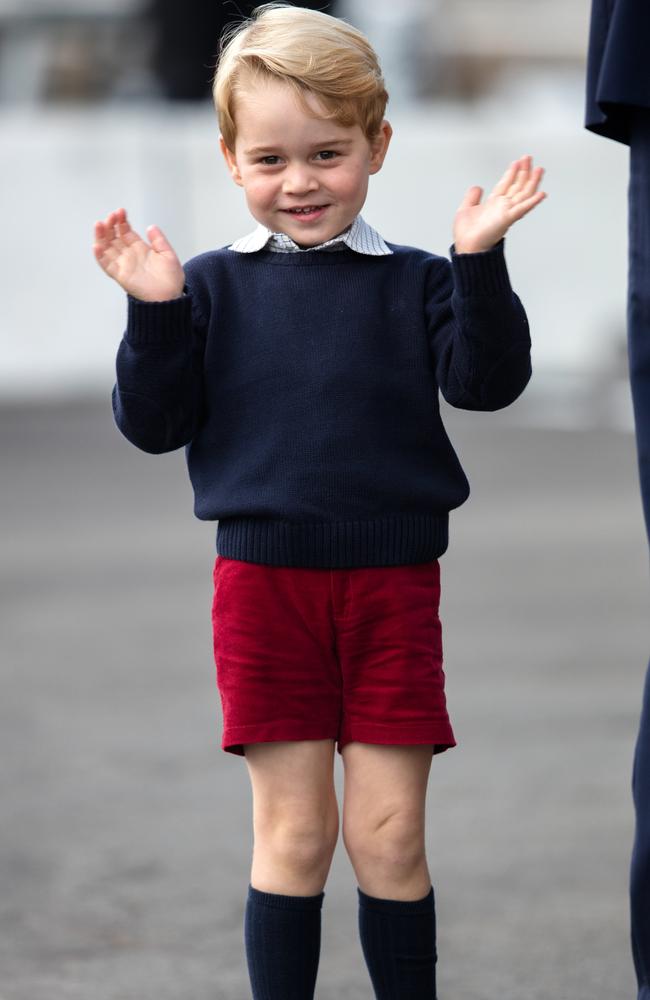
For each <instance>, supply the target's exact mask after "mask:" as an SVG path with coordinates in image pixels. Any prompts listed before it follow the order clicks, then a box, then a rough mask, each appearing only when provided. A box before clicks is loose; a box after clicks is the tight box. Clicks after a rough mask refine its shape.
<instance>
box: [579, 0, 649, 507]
mask: <svg viewBox="0 0 650 1000" xmlns="http://www.w3.org/2000/svg"><path fill="white" fill-rule="evenodd" d="M649 47H650V3H648V0H593V4H592V8H591V29H590V34H589V58H588V61H587V109H586V115H585V125H586V127H587V128H588V129H590V130H591V131H592V132H597V133H598V134H600V135H604V136H606V137H607V138H608V139H615V140H616V141H617V142H623V143H626V144H628V145H629V142H630V129H629V118H630V110H631V109H632V108H650V48H649ZM649 500H650V497H649Z"/></svg>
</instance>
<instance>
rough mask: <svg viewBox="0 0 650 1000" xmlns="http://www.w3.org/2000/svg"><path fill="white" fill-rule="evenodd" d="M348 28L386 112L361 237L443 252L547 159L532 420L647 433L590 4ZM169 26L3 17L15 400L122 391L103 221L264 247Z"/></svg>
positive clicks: (39, 5)
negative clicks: (100, 230)
mask: <svg viewBox="0 0 650 1000" xmlns="http://www.w3.org/2000/svg"><path fill="white" fill-rule="evenodd" d="M226 6H227V9H229V10H231V7H230V6H229V5H226ZM336 13H337V14H338V15H339V16H343V17H346V18H347V19H349V20H350V21H351V22H352V23H355V24H357V25H358V26H359V27H360V28H362V30H364V31H366V32H367V33H368V35H369V36H370V38H371V40H372V42H373V43H374V44H375V46H376V48H377V50H378V52H379V55H380V58H381V60H382V64H383V67H384V72H385V76H386V80H387V85H388V90H389V93H390V95H391V96H390V102H389V107H388V112H387V114H388V117H389V118H390V120H391V122H392V124H393V127H394V130H395V134H394V139H393V143H392V147H391V150H390V151H389V155H388V158H387V161H386V164H385V166H384V169H383V170H382V172H381V173H380V174H379V175H377V176H376V177H375V178H373V180H372V183H371V190H370V194H369V198H368V201H367V203H366V206H365V208H364V213H363V214H364V216H365V217H366V219H367V220H368V221H369V222H371V224H372V225H374V226H375V227H377V228H378V229H379V230H380V231H381V232H382V233H383V234H384V235H385V236H386V238H387V239H390V240H393V241H395V242H398V243H408V244H413V245H417V246H421V247H424V248H426V249H430V250H432V251H435V252H437V253H442V254H446V253H448V248H449V244H450V242H451V222H452V218H453V214H454V211H455V208H456V206H457V204H458V203H459V201H460V199H461V198H462V195H463V193H464V191H465V189H466V188H467V187H468V186H469V185H470V184H480V185H482V186H483V187H485V188H487V189H488V190H489V188H490V187H491V186H492V184H493V183H494V182H495V181H496V179H497V178H498V176H499V175H500V174H501V172H502V170H503V169H504V168H505V166H506V165H507V163H508V162H509V160H510V159H512V158H514V157H516V156H519V155H521V154H522V153H527V152H530V153H532V154H533V156H534V158H535V161H536V163H539V164H541V165H543V166H544V167H545V168H546V170H547V176H546V179H545V184H544V186H545V189H546V190H547V192H548V195H549V197H548V199H547V200H546V201H545V202H544V203H543V204H542V205H541V206H540V207H539V208H538V209H537V210H536V211H535V212H534V213H533V214H532V215H530V216H529V217H527V218H526V219H524V220H522V221H521V222H520V223H519V224H518V225H517V226H516V227H515V228H514V229H513V231H512V232H511V234H510V235H509V237H508V240H507V258H508V262H509V266H510V271H511V276H512V281H513V285H514V287H515V289H516V290H517V292H518V293H519V294H520V295H521V297H522V299H523V301H524V303H525V305H526V308H527V311H528V314H529V318H530V321H531V328H532V333H533V342H534V365H535V373H536V377H535V379H534V380H533V382H532V383H531V387H530V389H529V390H528V393H527V396H528V403H529V405H530V406H533V407H534V409H535V414H536V418H537V419H541V420H545V421H550V422H552V423H553V422H560V423H562V422H568V423H570V424H573V425H579V424H580V423H582V422H584V423H589V422H590V421H593V420H599V421H603V420H605V421H606V422H609V423H612V424H614V425H616V426H627V427H631V417H630V408H629V400H628V392H627V386H626V371H625V369H626V354H625V340H624V329H625V282H626V207H627V206H626V186H627V167H628V151H627V148H625V147H623V146H619V145H617V144H615V143H612V142H603V141H602V140H599V139H598V138H596V137H594V136H593V135H591V134H590V133H587V132H586V131H585V130H584V129H583V126H582V118H583V104H584V71H585V62H584V60H585V52H586V45H587V37H588V17H589V4H588V0H526V2H521V0H433V2H432V0H408V2H404V0H402V2H401V3H399V4H397V3H391V2H389V0H376V2H374V3H373V4H364V3H362V2H361V0H344V2H342V3H340V4H339V5H338V7H337V8H336ZM152 16H153V15H152V11H151V10H149V9H145V8H142V7H138V6H137V5H135V4H133V3H132V2H129V0H121V2H120V3H112V4H111V5H110V7H109V5H107V4H106V3H101V2H99V0H75V2H74V3H73V2H68V3H64V2H57V3H46V2H43V0H41V2H36V0H31V2H29V3H18V2H17V0H15V2H7V0H3V2H2V3H1V4H0V22H1V23H2V31H1V33H0V136H1V140H0V142H1V157H2V178H3V183H2V186H1V189H0V210H1V212H2V219H3V222H4V233H5V239H4V240H3V245H2V274H3V277H4V281H5V292H4V297H5V308H4V309H3V315H4V318H3V322H2V329H1V332H0V338H1V339H0V355H1V357H0V398H16V397H34V396H39V397H43V396H46V397H51V396H60V395H61V394H71V393H74V394H79V393H81V394H87V393H93V392H97V391H99V392H105V391H107V390H108V389H109V388H110V385H111V383H112V380H113V362H114V355H115V351H116V347H117V343H118V341H119V338H120V336H121V333H122V330H123V325H124V321H125V301H124V296H123V294H122V292H121V290H120V289H119V288H118V286H117V285H114V284H113V283H112V282H110V281H109V280H108V279H107V278H106V277H105V275H104V274H103V273H102V272H101V271H100V269H99V268H98V266H97V264H96V263H95V261H94V258H93V256H92V252H91V245H92V239H93V236H92V230H93V223H94V221H95V220H96V219H97V218H103V217H104V216H105V215H106V214H107V213H108V212H109V211H110V210H111V209H113V208H116V207H119V206H121V205H124V206H125V207H126V208H127V209H128V211H129V214H130V217H131V219H132V222H133V225H134V226H135V227H136V228H138V229H139V230H140V231H141V232H144V229H145V227H146V226H147V225H149V224H150V223H152V222H155V223H157V224H158V225H160V226H161V227H162V228H163V230H164V231H165V232H166V234H167V235H168V237H169V239H170V240H171V242H172V244H173V245H174V247H175V248H176V249H177V251H178V253H179V255H180V256H181V259H183V260H186V259H187V258H189V257H191V256H193V255H194V254H196V253H200V252H202V251H204V250H207V249H210V248H212V247H216V246H223V245H226V244H227V243H229V242H231V241H232V240H233V239H235V238H236V237H238V236H240V235H243V234H244V233H245V232H247V231H249V230H250V229H251V228H253V225H254V223H253V222H252V220H251V219H250V217H249V216H248V213H247V211H246V207H245V203H244V198H243V194H242V192H241V190H240V189H239V188H237V187H235V185H233V184H232V182H231V180H230V179H229V177H228V175H227V173H226V170H225V166H224V164H223V162H222V160H221V154H220V152H219V148H218V142H217V140H218V127H217V121H216V116H215V113H214V110H213V108H212V104H211V101H210V99H209V97H207V96H205V97H203V98H201V99H196V100H189V99H180V100H179V99H176V100H167V99H165V97H164V95H163V93H162V88H163V84H161V80H160V78H157V77H156V75H155V73H154V72H153V70H152V69H151V68H150V66H151V63H152V59H151V49H152V28H151V24H152V20H151V18H152ZM208 75H209V74H208V72H207V71H206V79H207V77H208ZM549 398H550V399H551V400H552V403H549V405H545V404H544V400H548V399H549Z"/></svg>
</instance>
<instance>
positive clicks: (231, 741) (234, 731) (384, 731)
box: [221, 725, 457, 757]
mask: <svg viewBox="0 0 650 1000" xmlns="http://www.w3.org/2000/svg"><path fill="white" fill-rule="evenodd" d="M337 729H338V727H337V726H336V725H334V726H331V727H322V728H319V729H318V730H313V729H312V730H305V729H304V728H294V729H291V727H287V726H284V725H278V726H271V727H269V726H237V727H232V728H230V729H227V730H224V734H223V738H222V742H221V748H222V750H224V751H225V752H226V753H232V754H236V755H237V756H239V757H244V756H245V752H244V744H245V743H279V742H282V741H285V740H290V741H298V740H333V741H334V742H335V743H336V745H337V746H336V749H337V752H338V753H339V754H340V753H341V751H342V749H343V747H344V746H345V745H346V744H347V743H352V742H355V741H358V742H359V743H376V744H380V745H382V746H390V745H397V746H419V745H422V744H431V746H432V747H433V753H434V754H439V753H444V751H445V750H450V749H452V747H455V746H456V745H457V744H456V740H455V738H454V734H453V731H452V729H451V727H449V726H437V727H434V728H433V729H432V728H431V727H426V726H418V727H412V726H411V727H408V726H407V727H402V728H399V727H398V728H396V727H391V726H361V727H359V726H355V727H354V728H352V729H348V730H345V732H344V733H342V734H341V735H340V736H339V735H338V733H337Z"/></svg>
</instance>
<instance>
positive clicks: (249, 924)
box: [244, 884, 325, 1000]
mask: <svg viewBox="0 0 650 1000" xmlns="http://www.w3.org/2000/svg"><path fill="white" fill-rule="evenodd" d="M324 898H325V893H324V892H320V893H318V894H317V895H316V896H284V895H281V894H277V893H273V892H261V891H260V890H258V889H255V888H254V887H253V886H252V885H250V884H249V886H248V897H247V900H246V910H245V914H244V940H245V946H246V961H247V964H248V973H249V977H250V981H251V988H252V991H253V1000H312V998H313V996H314V989H315V987H316V976H317V974H318V963H319V959H320V943H321V909H322V906H323V899H324Z"/></svg>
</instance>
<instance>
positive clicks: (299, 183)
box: [282, 166, 318, 194]
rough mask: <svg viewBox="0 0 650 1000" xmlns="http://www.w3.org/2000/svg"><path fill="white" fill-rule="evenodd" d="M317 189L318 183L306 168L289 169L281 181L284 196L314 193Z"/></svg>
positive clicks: (295, 167) (294, 167)
mask: <svg viewBox="0 0 650 1000" xmlns="http://www.w3.org/2000/svg"><path fill="white" fill-rule="evenodd" d="M317 188H318V181H317V179H316V178H315V177H314V175H313V173H312V171H311V170H310V169H309V168H308V167H303V166H293V167H290V168H289V169H288V170H287V171H286V173H285V175H284V179H283V183H282V190H283V192H284V194H307V192H308V191H315V190H316V189H317Z"/></svg>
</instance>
